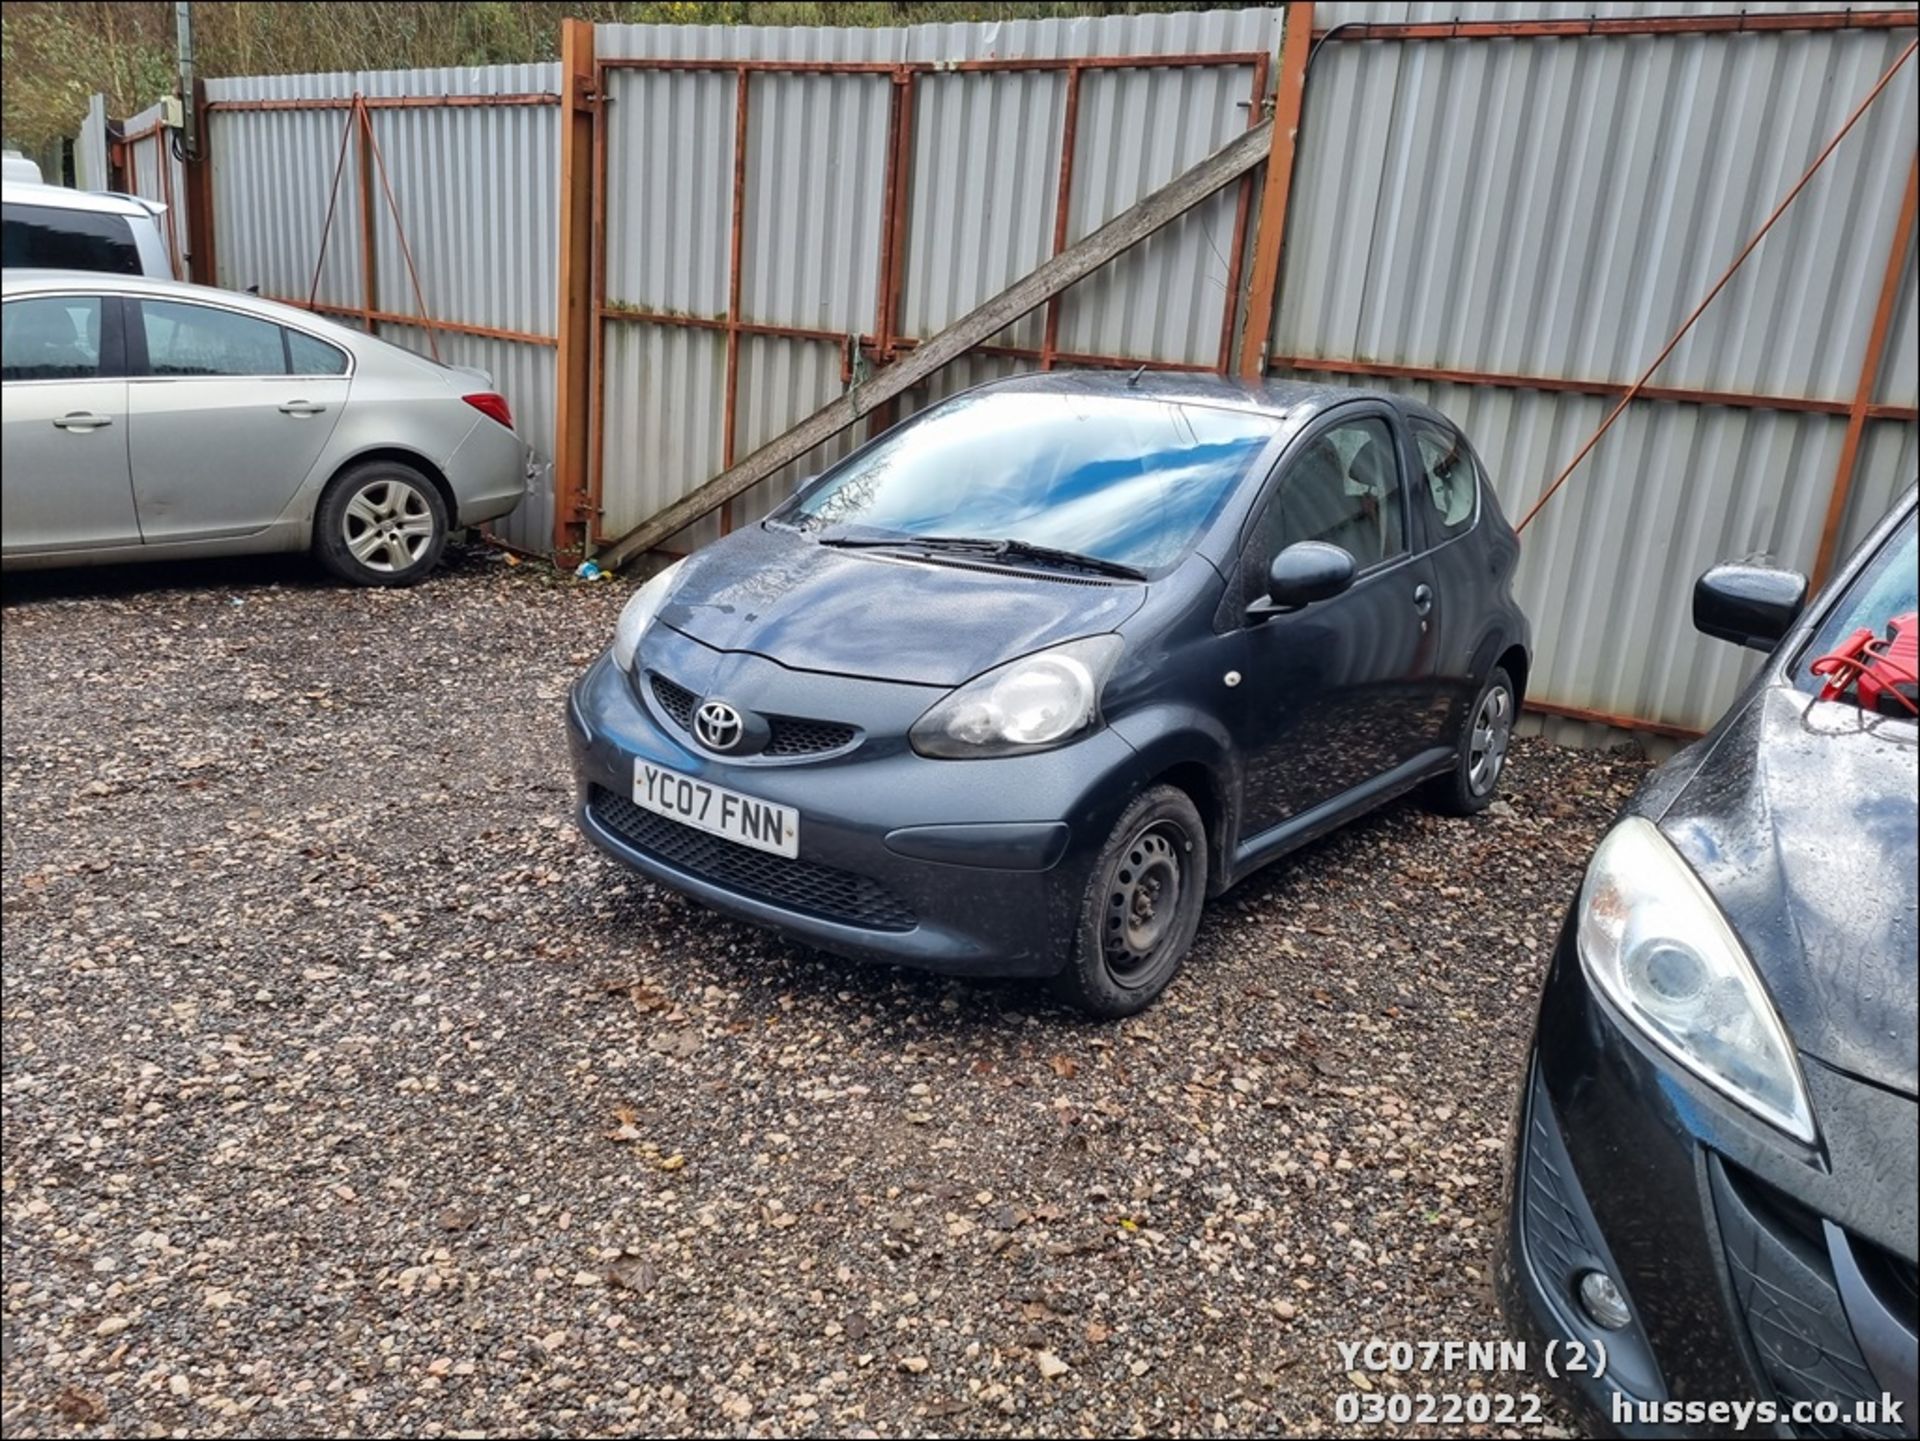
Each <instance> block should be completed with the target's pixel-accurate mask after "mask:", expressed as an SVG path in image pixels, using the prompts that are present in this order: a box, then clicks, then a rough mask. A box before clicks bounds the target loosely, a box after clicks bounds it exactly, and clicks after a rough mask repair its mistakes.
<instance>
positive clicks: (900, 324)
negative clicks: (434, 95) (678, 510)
mask: <svg viewBox="0 0 1920 1441" xmlns="http://www.w3.org/2000/svg"><path fill="white" fill-rule="evenodd" d="M1279 35H1280V12H1279V11H1277V10H1272V9H1258V10H1242V11H1233V12H1229V11H1213V12H1208V13H1203V14H1190V15H1140V16H1124V17H1112V18H1106V19H1082V20H1070V21H1047V22H1034V21H1013V22H1007V23H1003V24H994V25H921V26H913V27H910V28H905V29H895V30H829V29H771V28H753V27H745V28H742V27H691V26H661V25H632V26H626V25H614V26H601V27H599V28H598V31H597V33H596V36H595V54H596V58H597V60H598V62H599V65H600V68H601V73H602V76H603V80H602V86H601V89H602V94H603V96H604V100H603V104H604V107H605V113H606V119H605V121H604V134H605V167H606V175H607V177H608V184H607V186H606V190H605V237H606V239H605V255H604V262H603V264H602V266H601V285H600V293H599V296H598V300H599V306H598V309H599V313H600V315H601V316H602V324H603V327H604V330H603V338H602V347H603V349H602V355H603V364H602V367H601V387H602V394H601V409H600V414H601V416H602V417H603V421H602V423H601V424H600V426H599V427H598V431H599V434H598V443H597V446H596V455H597V460H598V470H597V481H596V486H595V493H596V495H597V499H598V508H599V517H598V533H599V534H600V535H602V536H615V535H619V534H620V533H622V532H624V531H626V530H628V529H630V528H632V527H633V526H635V525H637V524H639V523H640V522H641V521H643V520H645V519H647V518H648V517H649V516H651V515H653V514H655V513H656V512H658V511H659V510H661V509H663V508H664V507H665V506H666V505H668V504H670V503H671V502H673V501H675V500H677V499H679V498H680V497H681V496H683V495H685V494H686V493H687V492H688V491H690V490H692V489H693V488H694V487H695V486H696V485H698V484H699V483H700V482H701V481H703V480H705V479H707V478H708V477H709V476H711V475H713V474H715V473H717V472H718V471H720V470H721V469H722V468H723V467H724V466H725V465H726V464H728V463H730V462H731V461H732V459H733V458H734V456H735V455H736V454H738V455H745V454H747V453H748V452H750V451H751V450H753V449H754V448H756V447H758V446H759V445H761V444H764V443H765V442H767V441H769V440H772V439H773V438H774V437H776V436H778V435H779V434H780V433H781V432H783V431H785V430H786V429H787V428H788V427H790V426H792V425H793V424H794V423H796V422H797V421H799V420H801V419H803V418H805V417H806V416H807V415H808V414H810V413H811V412H812V411H814V410H816V409H818V408H819V407H820V406H821V405H824V404H825V403H826V402H827V401H829V400H831V399H832V398H833V397H834V396H835V395H837V394H839V393H840V392H841V391H842V390H843V389H844V387H845V386H846V384H847V383H848V381H849V379H850V377H851V376H852V374H853V371H854V368H855V367H856V366H859V365H864V364H867V363H868V362H869V361H872V362H873V363H882V362H884V361H885V360H886V359H889V358H891V357H892V356H893V355H895V354H897V353H898V352H899V351H900V350H901V349H902V348H904V347H906V346H908V345H911V344H912V343H913V342H915V341H916V340H922V339H925V338H927V337H929V336H931V335H933V334H934V333H936V332H937V331H939V330H940V329H942V328H943V327H944V326H946V325H948V324H949V323H951V322H952V321H954V320H956V319H958V318H959V317H960V316H961V315H963V314H965V313H966V312H967V311H969V310H971V309H973V308H974V307H975V306H976V305H978V304H979V303H980V302H982V301H984V300H986V299H988V298H989V297H990V296H992V295H994V294H995V293H996V292H998V291H1000V290H1002V289H1004V288H1005V287H1006V286H1008V285H1010V284H1011V283H1012V282H1013V281H1015V280H1017V279H1019V278H1020V277H1021V276H1022V275H1024V274H1025V273H1026V272H1028V271H1029V270H1032V269H1033V268H1034V267H1035V266H1036V265H1038V264H1039V263H1040V262H1041V261H1043V260H1045V259H1046V258H1047V257H1048V256H1049V255H1050V254H1052V253H1054V252H1055V251H1056V250H1058V249H1060V248H1062V247H1063V246H1064V245H1065V244H1069V243H1071V242H1072V241H1073V240H1077V239H1079V238H1080V237H1081V236H1082V235H1084V234H1086V233H1087V232H1088V231H1090V230H1093V229H1095V228H1097V227H1098V226H1099V225H1101V224H1103V223H1104V222H1105V221H1107V220H1108V219H1110V218H1112V217H1113V216H1114V215H1115V214H1117V213H1119V212H1120V211H1122V210H1124V209H1126V208H1127V207H1128V206H1130V205H1132V204H1133V203H1134V201H1136V200H1138V199H1139V198H1140V197H1141V196H1143V195H1145V194H1146V193H1148V192H1149V191H1151V190H1153V189H1155V188H1157V187H1158V186H1160V185H1162V184H1165V183H1166V182H1167V181H1169V180H1171V179H1173V178H1174V176H1176V175H1178V174H1179V173H1180V172H1181V171H1183V170H1185V169H1187V168H1188V167H1190V166H1192V165H1194V164H1196V163H1197V162H1199V161H1201V160H1203V159H1205V158H1206V157H1207V156H1208V155H1209V154H1211V153H1212V152H1213V151H1214V150H1216V149H1218V148H1219V147H1220V146H1221V145H1223V144H1225V143H1226V142H1227V141H1228V140H1229V139H1231V138H1232V136H1233V134H1234V132H1235V131H1238V130H1244V129H1246V128H1247V126H1248V125H1249V124H1250V123H1251V120H1252V119H1253V118H1254V117H1253V115H1252V113H1251V107H1252V102H1253V101H1254V99H1255V87H1256V82H1257V81H1258V82H1261V83H1262V86H1263V83H1264V79H1265V76H1266V67H1267V63H1268V60H1269V57H1270V56H1271V54H1272V52H1273V51H1274V50H1275V49H1276V47H1277V45H1278V42H1279ZM1096 56H1097V57H1102V58H1101V61H1100V63H1099V64H1098V65H1097V66H1093V65H1089V66H1082V65H1081V64H1079V63H1078V62H1079V61H1081V60H1085V59H1088V58H1090V57H1096ZM695 62H705V63H703V64H702V68H698V69H690V68H685V67H688V66H689V65H691V64H693V63H695ZM1046 62H1057V63H1046ZM1012 64H1017V65H1019V66H1020V67H1022V68H1018V69H1015V68H999V67H1001V66H1003V65H1012ZM1256 72H1257V73H1256ZM743 126H744V130H743V129H742V127H743ZM743 137H744V144H742V139H743ZM1250 202H1251V185H1250V184H1249V185H1247V186H1246V187H1240V186H1234V187H1229V188H1228V189H1227V190H1225V191H1223V192H1221V193H1220V194H1219V195H1217V196H1215V197H1214V198H1213V199H1212V200H1211V201H1209V202H1207V203H1206V204H1204V205H1202V206H1200V207H1199V208H1197V209H1196V210H1194V211H1192V212H1191V213H1189V214H1188V215H1186V216H1184V217H1182V218H1181V219H1180V220H1178V221H1176V222H1175V223H1174V224H1173V225H1171V226H1169V227H1168V228H1167V229H1166V230H1165V231H1163V232H1162V233H1161V234H1159V235H1157V236H1154V237H1153V238H1152V239H1150V240H1149V241H1148V242H1147V243H1146V244H1144V245H1142V246H1140V247H1139V248H1138V249H1137V250H1135V251H1134V252H1132V253H1130V254H1128V255H1126V256H1123V257H1122V258H1121V259H1120V260H1118V261H1116V262H1115V263H1114V264H1112V265H1110V266H1108V267H1107V268H1106V269H1105V270H1103V271H1101V272H1099V273H1098V274H1096V275H1095V276H1094V277H1092V278H1090V279H1089V280H1088V281H1086V282H1084V283H1083V284H1081V285H1079V286H1077V287H1075V288H1074V289H1073V290H1072V291H1070V292H1068V293H1067V294H1066V296H1064V297H1063V298H1062V300H1061V303H1060V304H1059V306H1058V311H1057V314H1053V313H1051V312H1048V311H1041V312H1036V313H1035V314H1033V315H1031V316H1029V317H1028V318H1027V319H1025V320H1023V321H1021V322H1019V323H1018V324H1016V325H1014V326H1011V327H1009V328H1008V329H1007V330H1006V331H1005V332H1003V333H1002V334H1001V335H999V336H997V337H995V339H994V341H993V342H992V343H991V344H990V345H989V346H987V347H983V349H982V350H981V351H980V352H976V354H975V355H974V356H973V357H970V359H969V360H968V361H967V362H964V363H962V364H959V365H955V366H953V367H951V368H950V370H949V371H948V372H947V373H946V374H944V375H943V376H942V377H941V378H940V381H939V382H938V383H937V384H936V385H935V386H934V387H931V388H930V389H931V390H932V391H933V392H934V393H936V394H938V393H944V392H946V391H947V390H949V389H955V388H960V387H963V386H965V385H968V384H972V383H975V382H977V381H978V380H981V379H985V378H987V377H989V376H992V375H996V374H1004V373H1007V372H1009V371H1011V370H1015V369H1021V368H1030V367H1033V366H1051V365H1053V364H1055V363H1059V364H1063V365H1067V364H1101V363H1110V364H1120V363H1123V362H1124V363H1126V364H1129V365H1132V364H1137V363H1139V362H1140V361H1142V360H1146V361H1151V362H1154V363H1156V364H1161V365H1167V366H1173V367H1185V368H1192V369H1203V370H1211V369H1216V368H1220V367H1222V366H1223V365H1224V362H1225V357H1226V353H1227V351H1226V347H1227V344H1228V343H1229V342H1230V339H1231V333H1230V326H1228V325H1223V321H1224V320H1225V319H1226V318H1227V311H1228V308H1229V307H1228V302H1227V297H1228V296H1229V295H1230V294H1232V293H1233V292H1234V291H1235V290H1236V289H1237V281H1238V275H1239V270H1240V264H1239V252H1240V249H1241V243H1240V242H1241V236H1242V235H1243V233H1244V229H1245V225H1246V216H1247V212H1248V207H1249V205H1250ZM1063 205H1064V208H1065V209H1064V214H1063V213H1062V206H1063ZM1223 332H1224V334H1223ZM928 398H929V397H928V396H925V395H923V396H918V397H915V400H917V401H919V402H920V403H924V402H925V400H926V399H928ZM863 434H864V427H855V428H854V430H852V431H849V432H847V433H846V434H844V435H843V436H841V437H840V438H839V439H838V440H837V441H835V442H833V443H832V444H830V445H827V446H822V447H821V448H819V449H818V450H816V451H815V452H814V453H813V454H812V455H811V456H809V457H807V458H806V459H805V460H803V461H801V462H798V463H796V464H795V465H793V466H789V467H788V468H787V469H786V470H784V471H782V472H780V473H779V474H778V475H776V476H774V477H772V478H771V479H769V480H767V481H764V482H762V483H761V484H760V485H759V486H757V487H755V488H754V489H753V490H752V491H751V492H749V493H748V494H747V495H745V496H743V497H742V498H741V499H740V500H739V501H738V502H737V503H736V506H735V507H734V508H731V509H730V510H729V511H727V512H724V513H722V514H721V515H718V516H715V517H712V518H709V519H708V520H706V521H703V522H700V523H698V524H697V525H695V526H693V527H691V528H690V529H689V530H688V531H687V532H685V533H683V535H682V536H681V537H679V538H677V539H675V540H673V541H670V542H669V543H668V544H669V546H671V547H675V548H679V547H684V546H692V545H698V544H702V543H704V542H705V541H707V540H710V539H712V538H713V537H714V536H715V535H717V534H718V533H719V532H720V530H721V529H722V528H724V527H725V526H726V525H728V524H730V523H732V522H734V521H737V520H743V519H751V518H754V517H757V516H759V515H762V514H764V513H765V512H766V511H767V510H768V509H769V508H770V507H771V506H772V505H773V504H774V503H775V502H776V501H777V500H778V499H779V498H781V497H782V496H784V495H786V494H787V493H789V492H790V491H791V490H792V488H793V485H794V483H795V481H796V480H797V479H798V478H800V477H802V476H804V475H806V474H810V473H812V472H814V471H815V470H817V469H818V468H819V467H820V466H822V465H825V464H826V463H828V462H829V461H831V460H832V459H834V458H835V457H837V456H838V455H840V454H842V453H844V452H845V451H846V450H847V449H849V448H851V447H852V446H853V445H854V444H857V443H858V442H859V440H861V439H862V438H863Z"/></svg>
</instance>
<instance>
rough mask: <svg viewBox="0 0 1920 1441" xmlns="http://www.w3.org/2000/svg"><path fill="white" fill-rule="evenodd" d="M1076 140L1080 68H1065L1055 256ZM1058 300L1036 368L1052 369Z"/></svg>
mask: <svg viewBox="0 0 1920 1441" xmlns="http://www.w3.org/2000/svg"><path fill="white" fill-rule="evenodd" d="M1079 138H1080V67H1079V66H1078V65H1069V66H1068V67H1067V113H1066V120H1065V123H1063V124H1062V125H1061V127H1060V184H1059V187H1058V188H1057V189H1056V191H1055V192H1054V197H1053V250H1052V254H1054V255H1058V254H1059V253H1060V252H1061V251H1063V250H1065V249H1066V248H1067V214H1068V211H1069V210H1070V209H1071V207H1072V201H1073V152H1074V150H1075V149H1076V148H1077V142H1078V140H1079ZM1060 301H1061V297H1060V296H1058V295H1056V296H1054V297H1053V299H1051V300H1049V301H1048V302H1047V328H1046V330H1045V332H1044V333H1043V334H1042V336H1041V340H1040V368H1041V369H1042V370H1052V369H1053V361H1054V352H1055V351H1056V350H1058V349H1059V348H1060Z"/></svg>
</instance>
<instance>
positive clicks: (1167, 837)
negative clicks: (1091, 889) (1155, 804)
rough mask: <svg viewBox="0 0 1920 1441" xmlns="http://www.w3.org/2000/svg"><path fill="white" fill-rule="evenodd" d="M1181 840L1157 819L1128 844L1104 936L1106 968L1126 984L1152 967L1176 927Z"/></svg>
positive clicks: (1113, 888) (1168, 824)
mask: <svg viewBox="0 0 1920 1441" xmlns="http://www.w3.org/2000/svg"><path fill="white" fill-rule="evenodd" d="M1182 845H1183V838H1182V836H1181V834H1180V832H1179V829H1178V828H1177V827H1175V826H1174V825H1173V824H1172V823H1171V822H1168V821H1157V822H1155V823H1154V824H1152V825H1150V826H1148V827H1147V828H1146V829H1144V830H1143V831H1141V832H1140V833H1139V834H1138V835H1137V836H1135V837H1134V838H1133V840H1132V841H1131V842H1130V843H1129V844H1128V846H1127V849H1126V854H1125V855H1123V856H1122V857H1121V858H1120V865H1119V867H1118V869H1117V870H1116V871H1115V872H1114V877H1113V884H1112V886H1111V887H1110V888H1109V889H1108V892H1107V907H1106V925H1105V930H1104V933H1103V940H1104V945H1105V950H1106V958H1107V967H1108V969H1109V970H1110V971H1111V972H1112V973H1113V977H1114V979H1115V980H1117V981H1119V982H1120V983H1121V984H1123V985H1125V984H1127V983H1128V982H1129V980H1130V979H1131V978H1133V977H1135V976H1139V975H1141V974H1143V973H1146V972H1150V971H1152V970H1153V969H1154V968H1155V966H1156V965H1157V964H1158V963H1159V961H1160V960H1161V953H1162V952H1163V951H1164V950H1165V949H1166V947H1167V945H1168V942H1169V940H1170V939H1171V938H1172V936H1173V935H1174V933H1175V931H1176V929H1177V927H1176V924H1175V921H1176V917H1177V916H1178V915H1179V911H1180V885H1181V869H1180V852H1181V848H1182Z"/></svg>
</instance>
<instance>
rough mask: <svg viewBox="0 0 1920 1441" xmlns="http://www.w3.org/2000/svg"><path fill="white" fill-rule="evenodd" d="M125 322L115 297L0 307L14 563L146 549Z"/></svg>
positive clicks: (3, 484)
mask: <svg viewBox="0 0 1920 1441" xmlns="http://www.w3.org/2000/svg"><path fill="white" fill-rule="evenodd" d="M120 315H121V303H120V300H119V298H118V297H116V296H108V295H22V296H16V297H14V298H13V299H11V300H8V301H7V302H6V304H5V306H4V307H3V308H0V386H4V388H5V396H6V404H5V407H4V417H5V418H4V425H3V427H0V435H3V436H4V454H3V455H0V545H4V547H5V549H6V552H7V553H8V554H9V555H12V554H18V553H24V552H30V551H48V550H86V549H94V548H108V547H112V546H120V545H129V546H132V545H138V544H139V543H140V526H139V522H138V520H137V518H136V516H135V512H134V503H133V484H132V477H131V475H130V473H129V469H128V462H127V435H128V429H129V427H128V425H127V381H126V367H125V365H124V363H123V361H124V355H125V351H124V346H123V343H122V342H123V337H122V329H121V325H120Z"/></svg>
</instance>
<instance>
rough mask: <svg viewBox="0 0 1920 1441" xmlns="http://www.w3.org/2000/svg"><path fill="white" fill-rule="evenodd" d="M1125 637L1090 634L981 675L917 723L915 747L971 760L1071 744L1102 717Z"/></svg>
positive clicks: (913, 736) (929, 753) (930, 753)
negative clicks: (1104, 692)
mask: <svg viewBox="0 0 1920 1441" xmlns="http://www.w3.org/2000/svg"><path fill="white" fill-rule="evenodd" d="M1123 644H1124V643H1123V642H1122V641H1121V639H1120V637H1119V636H1117V635H1096V636H1089V637H1087V638H1086V639H1085V640H1074V641H1068V642H1067V643H1066V644H1065V645H1056V646H1054V647H1052V648H1051V649H1049V650H1042V651H1035V652H1034V653H1033V654H1032V655H1025V656H1021V657H1020V659H1018V660H1011V661H1008V662H1007V663H1006V664H1005V665H1002V666H996V667H995V668H994V669H992V670H990V671H987V672H985V673H984V674H982V675H977V676H975V677H974V678H973V679H972V680H970V681H968V682H967V683H966V684H965V685H963V686H961V687H960V688H959V689H958V690H955V691H953V692H952V693H951V694H949V695H948V696H947V697H946V698H945V699H943V700H941V701H940V702H938V703H937V704H936V705H934V706H933V707H932V708H931V709H929V710H928V711H927V713H926V714H925V715H923V716H921V717H920V719H919V720H917V721H915V722H914V723H913V729H912V730H911V731H910V732H909V733H908V736H909V739H910V740H911V741H912V742H913V748H914V749H915V750H916V751H918V752H920V754H921V755H923V756H935V757H940V758H943V759H951V760H970V759H978V758H982V757H986V756H1008V755H1020V754H1022V753H1024V752H1027V751H1040V750H1049V749H1051V748H1052V747H1054V746H1058V745H1065V744H1066V743H1067V742H1068V741H1070V740H1073V739H1075V738H1076V737H1078V736H1080V735H1082V734H1084V733H1085V732H1087V731H1089V730H1092V729H1093V727H1094V726H1095V725H1097V724H1098V723H1099V720H1100V690H1101V687H1102V686H1104V685H1105V684H1106V681H1107V677H1108V676H1109V675H1110V674H1112V672H1113V666H1114V662H1116V661H1117V660H1119V659H1120V651H1121V649H1122V647H1123Z"/></svg>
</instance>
